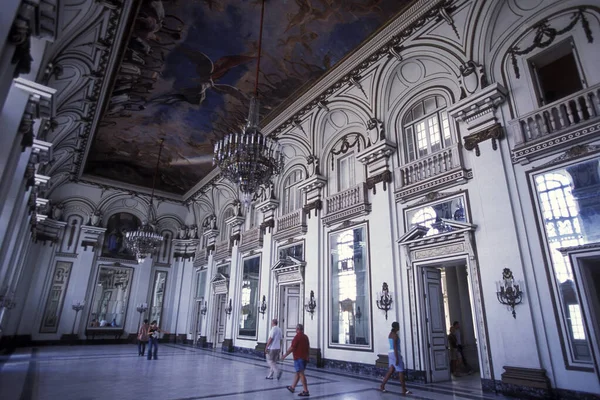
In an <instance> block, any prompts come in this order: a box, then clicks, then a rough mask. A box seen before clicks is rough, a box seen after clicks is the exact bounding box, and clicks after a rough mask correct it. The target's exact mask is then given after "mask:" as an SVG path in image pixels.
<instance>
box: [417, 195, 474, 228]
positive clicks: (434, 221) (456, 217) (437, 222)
mask: <svg viewBox="0 0 600 400" xmlns="http://www.w3.org/2000/svg"><path fill="white" fill-rule="evenodd" d="M444 219H446V220H453V221H459V222H468V221H467V213H466V211H465V198H464V195H461V196H458V197H453V198H450V199H444V200H442V201H440V202H437V203H430V204H427V205H426V206H421V207H417V208H413V209H410V210H408V211H407V212H406V222H407V224H408V226H407V229H411V228H412V227H414V226H415V225H421V226H425V227H427V228H429V230H428V231H427V235H426V236H431V235H437V234H438V233H444V232H450V231H452V227H450V226H447V225H446V224H444V222H443V220H444Z"/></svg>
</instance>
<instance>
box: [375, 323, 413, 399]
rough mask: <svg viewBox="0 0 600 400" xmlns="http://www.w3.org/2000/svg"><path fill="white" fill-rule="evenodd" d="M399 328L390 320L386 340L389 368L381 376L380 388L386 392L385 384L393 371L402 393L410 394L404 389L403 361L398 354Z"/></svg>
mask: <svg viewBox="0 0 600 400" xmlns="http://www.w3.org/2000/svg"><path fill="white" fill-rule="evenodd" d="M399 330H400V324H399V323H398V322H392V331H391V332H390V334H389V335H388V341H389V343H390V350H389V351H388V364H389V368H388V371H387V374H385V376H384V377H383V381H382V382H381V386H380V388H379V389H380V390H381V391H382V392H387V390H385V384H386V383H387V381H388V380H389V379H390V378H391V377H392V375H393V373H394V372H397V373H398V379H399V380H400V385H401V386H402V394H404V395H407V394H412V392H411V391H410V390H408V389H406V380H405V378H404V361H403V360H402V355H401V354H400V337H399V336H398V331H399Z"/></svg>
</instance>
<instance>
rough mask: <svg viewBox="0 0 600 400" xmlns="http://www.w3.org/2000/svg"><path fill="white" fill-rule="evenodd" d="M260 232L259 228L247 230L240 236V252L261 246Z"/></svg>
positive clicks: (261, 236)
mask: <svg viewBox="0 0 600 400" xmlns="http://www.w3.org/2000/svg"><path fill="white" fill-rule="evenodd" d="M262 238H263V235H262V232H261V229H260V227H256V228H252V229H248V230H247V231H244V232H242V233H241V234H240V246H239V249H240V251H247V250H251V249H254V248H257V247H260V246H262Z"/></svg>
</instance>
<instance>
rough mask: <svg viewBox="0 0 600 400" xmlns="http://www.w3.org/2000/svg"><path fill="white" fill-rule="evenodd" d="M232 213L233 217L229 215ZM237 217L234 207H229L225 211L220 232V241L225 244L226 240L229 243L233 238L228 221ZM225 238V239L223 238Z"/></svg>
mask: <svg viewBox="0 0 600 400" xmlns="http://www.w3.org/2000/svg"><path fill="white" fill-rule="evenodd" d="M230 211H231V215H229V216H228V215H227V214H228V213H229V212H230ZM234 215H235V211H234V209H233V207H231V206H229V207H227V208H226V209H225V211H223V217H222V218H223V220H222V221H221V226H220V228H221V231H220V232H219V240H220V241H221V242H224V241H225V240H227V241H229V239H230V238H231V226H230V225H229V224H228V223H227V220H228V219H229V218H231V217H233V216H234ZM223 236H225V237H223Z"/></svg>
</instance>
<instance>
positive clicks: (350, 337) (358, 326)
mask: <svg viewBox="0 0 600 400" xmlns="http://www.w3.org/2000/svg"><path fill="white" fill-rule="evenodd" d="M367 249H368V244H367V228H366V225H362V226H358V227H354V228H350V229H347V230H343V231H340V232H336V233H332V234H330V236H329V254H330V257H331V258H330V260H331V264H330V268H331V281H330V282H331V287H330V295H331V300H330V301H331V303H330V307H331V325H330V326H331V336H330V343H331V344H333V345H340V346H341V345H352V346H369V345H370V344H371V327H370V325H371V317H370V300H369V298H370V297H369V273H368V264H367V262H368V255H367ZM359 309H360V312H359ZM357 314H358V315H357ZM359 316H360V318H359ZM360 321H363V323H361V322H360Z"/></svg>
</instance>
